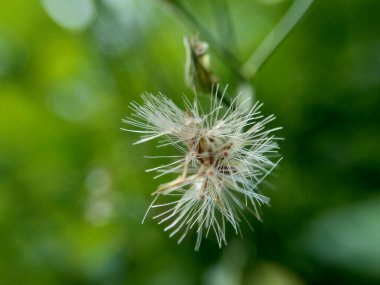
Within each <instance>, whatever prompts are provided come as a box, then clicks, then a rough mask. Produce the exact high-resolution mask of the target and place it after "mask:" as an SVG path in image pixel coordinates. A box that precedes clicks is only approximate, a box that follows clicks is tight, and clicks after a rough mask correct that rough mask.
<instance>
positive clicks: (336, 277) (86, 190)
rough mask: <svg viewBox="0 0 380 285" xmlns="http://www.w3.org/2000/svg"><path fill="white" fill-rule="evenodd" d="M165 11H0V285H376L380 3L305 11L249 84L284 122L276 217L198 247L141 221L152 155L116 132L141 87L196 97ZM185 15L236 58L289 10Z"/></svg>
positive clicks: (150, 5)
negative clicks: (229, 26)
mask: <svg viewBox="0 0 380 285" xmlns="http://www.w3.org/2000/svg"><path fill="white" fill-rule="evenodd" d="M168 2H169V1H164V0H162V1H160V0H144V1H139V0H97V1H92V0H80V1H79V0H70V1H69V0H66V1H63V0H41V1H25V0H0V284H4V285H5V284H6V285H8V284H9V285H12V284H49V285H52V284H115V285H118V284H157V285H158V284H184V285H187V284H211V285H213V284H218V285H219V284H220V285H233V284H258V285H277V284H278V285H282V284H284V285H301V284H379V283H380V192H379V190H380V114H379V112H380V17H379V15H380V2H379V1H376V0H360V1H357V0H334V1H315V3H314V4H313V5H312V7H311V9H310V10H309V11H308V13H307V14H306V16H305V17H304V18H303V19H302V21H301V22H300V24H299V25H298V26H297V27H296V28H295V29H294V31H293V32H292V33H291V34H290V35H289V37H288V38H287V39H286V40H285V42H284V43H283V44H282V45H281V46H280V47H279V48H278V49H277V50H276V51H275V53H274V54H273V55H272V56H271V58H270V59H269V60H268V62H267V63H266V64H265V66H264V67H263V68H262V69H261V70H260V71H259V73H258V75H257V76H256V77H255V78H254V79H253V81H252V82H251V84H252V86H253V87H254V89H255V93H256V98H257V99H259V100H260V101H263V102H264V103H265V105H264V107H263V112H264V113H265V114H270V113H275V114H276V115H277V121H276V122H275V123H274V126H278V125H281V126H283V127H284V129H283V130H282V131H281V134H280V135H281V136H282V137H284V138H285V140H284V141H282V142H281V149H282V150H281V152H282V155H283V156H284V159H283V161H282V162H281V164H280V167H279V168H278V169H277V170H276V171H275V172H274V174H273V175H272V176H271V177H270V178H269V182H270V184H271V186H270V185H268V186H267V185H264V186H263V187H262V190H263V192H264V193H265V194H266V195H268V196H270V197H271V206H270V207H265V208H263V209H262V218H263V221H264V222H262V223H261V222H259V221H256V220H254V218H253V217H252V218H251V221H252V225H253V227H254V229H255V230H254V231H253V232H252V231H250V230H249V228H248V227H245V226H243V232H244V236H243V238H240V237H236V236H234V234H233V232H232V231H230V232H228V240H229V245H228V246H226V247H223V248H222V249H219V248H218V246H217V243H216V241H215V240H214V238H212V237H210V238H209V239H208V240H205V241H204V242H203V243H202V246H201V250H200V251H199V252H195V251H194V249H193V248H194V243H195V236H194V235H189V236H188V238H187V239H185V241H184V242H183V244H181V245H177V243H176V240H175V239H170V238H169V237H168V234H167V233H164V232H163V227H162V226H160V225H156V223H155V222H154V221H153V220H152V219H151V217H152V215H150V216H149V218H148V219H147V221H146V222H145V224H143V225H142V224H141V220H142V217H143V216H144V213H145V210H146V208H147V207H148V205H149V203H150V201H151V196H150V193H151V192H153V191H154V190H155V189H156V187H157V186H158V185H159V184H160V183H163V182H165V181H166V179H165V178H162V179H159V180H153V179H152V178H153V176H154V174H153V173H145V172H144V169H147V168H151V167H153V166H155V165H157V164H158V163H159V162H157V161H154V160H149V159H144V158H143V156H144V155H159V152H160V151H162V150H159V149H156V148H155V147H154V143H152V144H145V145H138V146H132V143H133V142H134V141H136V140H137V136H135V135H134V134H130V133H125V132H122V131H121V130H120V128H121V127H123V125H122V123H121V119H122V118H123V117H125V116H126V115H128V114H130V110H129V109H128V104H129V102H130V101H131V100H136V101H138V102H141V99H140V94H141V93H143V92H145V91H147V92H152V93H157V92H160V91H161V92H163V93H165V94H167V95H168V96H170V97H171V98H173V100H175V101H177V102H181V96H182V95H183V94H186V95H188V96H192V95H193V91H192V90H190V89H188V88H187V87H186V86H185V83H184V78H183V69H184V62H185V52H184V48H183V45H182V38H183V36H184V35H192V34H194V33H196V32H197V29H196V28H194V27H192V26H191V25H188V23H187V22H186V20H185V19H183V18H182V17H181V15H179V14H178V13H176V12H175V11H174V10H173V9H172V8H171V7H170V5H169V4H168ZM181 3H183V4H184V5H185V6H186V7H187V9H188V10H189V11H190V12H191V13H192V14H193V15H194V16H195V17H196V18H197V19H198V20H199V21H200V22H201V23H202V24H203V25H204V26H205V27H206V28H207V29H208V30H210V32H211V33H213V35H214V36H215V37H216V38H218V39H219V41H220V42H222V43H225V44H226V46H230V47H231V48H232V50H233V52H234V53H235V55H236V56H237V58H239V60H241V62H243V61H244V60H246V59H247V58H248V57H249V55H250V54H251V53H252V51H253V50H254V49H255V48H256V47H257V46H258V44H259V43H260V42H261V41H262V40H263V39H264V37H265V36H266V35H267V34H268V32H269V31H270V30H271V29H272V27H273V26H274V25H275V24H276V23H277V22H278V20H279V19H280V18H281V16H282V15H283V14H284V12H285V11H286V9H287V8H288V7H289V5H290V4H291V1H286V0H284V1H281V0H251V1H248V0H245V1H243V0H241V1H232V0H231V1H224V0H219V1H217V0H210V1H204V0H202V1H201V0H196V1H190V0H187V1H185V0H183V1H181ZM226 13H228V14H229V15H230V17H231V19H232V23H233V30H229V31H228V33H229V34H228V33H227V34H226V27H224V28H223V25H224V24H225V22H224V19H225V17H226V15H227V14H226ZM201 37H202V35H201ZM210 52H211V56H212V63H213V69H214V71H215V73H216V74H217V75H218V76H219V78H220V79H221V81H222V82H223V83H229V85H230V89H229V90H230V92H231V93H234V92H235V90H236V87H237V86H238V84H239V82H238V80H237V78H236V76H235V75H234V74H233V73H231V72H230V71H229V69H228V68H227V67H226V65H225V62H223V60H221V59H220V58H218V57H217V56H214V49H213V47H210ZM165 152H166V153H172V152H173V151H172V150H170V149H168V150H165Z"/></svg>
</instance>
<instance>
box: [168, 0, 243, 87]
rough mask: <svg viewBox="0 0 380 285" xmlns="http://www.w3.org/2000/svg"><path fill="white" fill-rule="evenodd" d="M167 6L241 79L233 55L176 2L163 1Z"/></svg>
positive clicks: (171, 0) (237, 61)
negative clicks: (203, 39)
mask: <svg viewBox="0 0 380 285" xmlns="http://www.w3.org/2000/svg"><path fill="white" fill-rule="evenodd" d="M164 1H165V3H167V4H169V5H170V6H171V7H172V8H173V9H174V10H175V11H176V12H177V13H178V14H179V15H180V16H181V17H183V18H184V19H186V21H187V22H188V23H189V24H190V25H192V26H193V27H195V28H196V29H197V30H198V31H199V32H200V33H201V35H202V37H203V38H205V39H206V40H207V42H208V43H209V44H210V46H212V47H213V48H214V49H215V54H216V55H217V56H218V57H219V58H220V59H221V60H222V61H224V62H225V64H226V66H228V68H229V69H230V70H231V71H232V72H233V73H234V74H235V75H236V76H237V77H238V78H240V79H243V77H242V76H241V74H240V67H241V63H240V61H239V60H238V59H237V58H236V57H235V55H234V54H233V53H232V52H231V51H230V50H229V49H227V48H226V47H225V46H224V45H222V44H221V43H220V42H219V41H218V40H217V39H215V37H214V36H213V35H212V34H211V33H210V32H209V31H208V29H206V28H205V27H204V26H203V25H202V24H201V23H200V22H199V21H198V20H197V19H196V18H195V17H194V16H193V15H192V13H191V12H190V11H189V10H188V9H187V8H186V7H185V6H184V5H183V4H182V3H181V2H180V1H178V0H164Z"/></svg>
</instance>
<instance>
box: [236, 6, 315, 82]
mask: <svg viewBox="0 0 380 285" xmlns="http://www.w3.org/2000/svg"><path fill="white" fill-rule="evenodd" d="M312 3H313V0H295V1H294V2H293V4H292V5H291V6H290V7H289V9H288V10H287V11H286V13H285V15H284V16H283V17H282V18H281V20H280V21H279V22H278V24H277V25H276V26H275V27H274V28H273V30H272V31H271V32H270V33H269V34H268V35H267V37H266V38H265V39H264V41H263V42H262V43H261V44H260V45H259V47H258V48H257V49H256V50H255V51H254V52H253V54H252V55H251V56H250V57H249V58H248V60H247V61H246V62H245V63H244V65H243V67H242V69H241V74H242V75H243V77H244V78H246V79H247V80H250V79H252V78H253V77H254V76H255V75H256V74H257V72H258V70H259V69H260V68H261V67H262V66H263V65H264V63H265V62H266V61H267V60H268V59H269V57H270V56H271V55H272V54H273V51H274V50H275V49H276V48H277V47H278V46H279V44H280V43H281V42H282V41H283V40H284V39H285V37H286V36H288V35H289V33H290V32H291V31H292V30H293V28H294V27H295V26H296V24H297V23H298V22H299V21H300V19H301V18H302V16H304V15H305V13H306V11H307V10H308V9H309V7H310V5H311V4H312Z"/></svg>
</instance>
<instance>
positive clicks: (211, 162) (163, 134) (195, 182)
mask: <svg viewBox="0 0 380 285" xmlns="http://www.w3.org/2000/svg"><path fill="white" fill-rule="evenodd" d="M211 98H212V99H211V110H210V111H209V112H203V111H202V108H201V107H200V104H199V102H198V99H197V98H195V99H194V102H193V103H191V102H189V101H188V100H187V99H185V100H184V101H185V105H186V108H185V110H182V109H180V108H179V107H178V106H177V105H176V104H174V103H173V101H172V100H170V99H169V98H167V97H165V96H164V95H161V94H160V95H158V96H155V95H152V94H145V95H144V96H143V100H144V105H139V104H137V103H135V102H133V103H131V109H132V110H133V111H134V114H133V115H132V116H131V117H129V118H126V119H125V120H123V121H124V122H125V123H127V124H129V125H131V126H133V127H136V128H138V129H137V130H136V129H134V130H131V129H125V130H126V131H130V132H137V133H141V134H142V136H141V139H140V140H139V141H137V142H136V143H142V142H146V141H149V140H152V139H156V138H161V139H162V141H163V143H162V144H161V145H160V146H164V145H171V146H174V147H175V148H176V149H177V150H178V151H179V153H180V155H179V156H175V158H176V159H177V160H175V161H174V162H172V163H170V164H167V165H162V166H159V167H156V168H153V169H149V170H147V171H158V172H159V174H158V175H157V176H156V177H159V176H162V175H165V174H168V173H178V174H179V177H178V178H176V179H175V180H173V181H171V182H169V183H166V184H163V185H160V186H159V187H158V189H157V191H156V192H154V193H153V195H155V198H154V200H153V202H152V204H151V205H150V207H149V209H151V208H160V209H162V212H160V213H159V214H158V215H156V216H155V217H154V218H155V219H158V220H159V223H160V224H161V223H167V226H166V227H165V231H167V230H171V234H170V236H174V235H175V234H177V233H181V236H180V238H179V240H178V243H180V242H181V241H182V240H183V239H184V237H185V236H186V235H187V233H188V232H189V230H191V229H193V228H195V229H196V231H197V242H196V246H195V247H196V249H199V246H200V243H201V239H202V237H203V236H207V235H208V234H209V232H210V231H212V232H214V233H215V236H216V238H217V240H218V244H219V246H221V245H222V243H226V237H225V229H226V223H229V224H231V225H232V227H233V228H234V230H235V232H236V234H238V233H239V232H240V227H239V223H240V222H241V221H242V219H245V220H246V218H245V217H244V211H249V212H251V213H253V214H254V215H255V216H256V217H257V218H260V217H259V213H258V206H260V205H262V204H267V203H268V202H269V198H267V197H266V196H264V195H263V194H261V193H260V192H259V190H258V188H257V187H258V185H259V184H260V183H261V182H262V181H263V180H264V179H265V177H266V176H267V175H268V174H269V173H270V172H271V171H272V170H273V169H274V168H275V167H276V165H277V164H278V162H279V160H277V161H273V159H272V158H273V157H276V156H277V157H278V154H277V151H278V145H277V143H276V141H277V140H279V138H278V137H275V136H274V135H273V132H274V131H276V130H278V129H280V128H272V129H266V125H267V124H268V123H269V122H271V121H272V120H274V119H275V117H274V116H273V115H271V116H268V117H264V116H263V115H261V113H260V107H261V106H262V104H259V103H256V104H255V105H254V106H253V107H252V108H251V110H250V111H249V112H245V111H243V110H246V108H245V107H243V106H242V105H241V104H240V105H238V104H237V103H236V102H237V100H236V99H235V100H234V101H233V102H232V105H231V107H229V108H225V107H223V106H222V98H217V97H216V96H211ZM236 98H237V97H236ZM159 157H165V156H159ZM161 196H165V197H167V198H168V200H169V201H165V203H158V202H157V198H158V197H161ZM149 209H148V211H149ZM144 219H145V217H144Z"/></svg>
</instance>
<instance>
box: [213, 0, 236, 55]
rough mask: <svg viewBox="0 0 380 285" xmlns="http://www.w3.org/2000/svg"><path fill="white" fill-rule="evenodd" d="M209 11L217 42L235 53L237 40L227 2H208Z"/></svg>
mask: <svg viewBox="0 0 380 285" xmlns="http://www.w3.org/2000/svg"><path fill="white" fill-rule="evenodd" d="M209 3H210V5H211V10H212V12H213V14H214V18H215V21H216V24H217V29H218V34H219V40H220V42H221V44H223V46H224V47H226V48H227V49H229V50H230V51H232V52H235V53H236V52H237V40H236V35H235V29H234V25H233V22H232V17H231V9H230V7H229V3H228V1H227V0H210V1H209Z"/></svg>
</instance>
